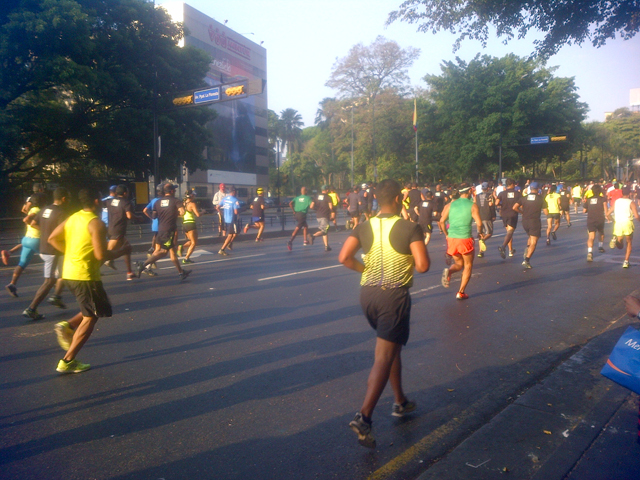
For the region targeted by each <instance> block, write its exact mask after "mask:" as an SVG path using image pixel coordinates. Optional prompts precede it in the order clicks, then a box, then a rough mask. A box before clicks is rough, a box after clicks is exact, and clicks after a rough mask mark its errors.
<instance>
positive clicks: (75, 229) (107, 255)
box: [49, 189, 131, 373]
mask: <svg viewBox="0 0 640 480" xmlns="http://www.w3.org/2000/svg"><path fill="white" fill-rule="evenodd" d="M78 198H79V200H80V204H81V206H82V210H80V211H79V212H76V213H74V214H73V215H71V216H70V217H69V218H68V219H67V220H65V221H64V222H62V223H61V224H60V225H58V226H57V227H56V229H55V230H54V231H53V232H51V235H50V236H49V243H50V244H51V245H53V247H54V248H56V249H57V250H59V251H61V252H64V263H63V266H62V278H63V279H64V281H65V285H66V286H67V288H68V289H69V290H70V291H71V292H73V294H74V295H75V297H76V300H77V301H78V304H79V305H80V313H78V314H77V315H76V316H74V317H73V318H72V319H71V320H69V321H68V322H60V323H58V324H57V325H56V326H55V331H56V335H57V337H58V343H59V344H60V347H62V349H63V350H66V354H65V356H64V357H63V358H62V360H60V361H59V362H58V368H57V369H56V370H57V371H58V372H60V373H80V372H84V371H86V370H89V368H91V365H89V364H88V363H81V362H79V361H78V360H76V355H77V354H78V352H79V351H80V349H81V348H82V346H83V345H84V344H85V343H86V342H87V340H89V337H90V336H91V332H93V328H94V327H95V324H96V322H97V321H98V318H99V317H110V316H111V315H112V310H111V303H110V302H109V297H107V293H106V292H105V291H104V287H103V286H102V281H101V279H100V265H102V263H103V262H104V261H105V260H115V259H116V258H118V257H121V256H122V255H125V254H130V253H131V245H130V244H129V242H128V241H127V240H126V239H125V240H124V242H123V244H122V245H121V246H120V247H118V248H115V249H113V250H107V242H106V240H105V239H106V237H107V231H106V227H105V225H104V223H103V222H102V220H101V219H100V218H99V217H98V216H97V215H96V211H98V208H99V206H100V198H99V196H98V195H97V192H94V193H90V192H89V191H88V190H86V189H82V190H80V192H79V194H78Z"/></svg>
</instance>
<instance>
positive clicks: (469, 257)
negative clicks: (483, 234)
mask: <svg viewBox="0 0 640 480" xmlns="http://www.w3.org/2000/svg"><path fill="white" fill-rule="evenodd" d="M473 257H474V252H471V253H467V254H464V255H462V256H461V260H462V264H463V270H462V279H461V281H460V288H459V289H458V295H457V298H458V299H459V300H464V299H465V298H466V293H465V289H466V288H467V285H468V284H469V280H471V272H472V271H473ZM455 258H456V265H457V263H458V258H459V257H458V256H456V257H455ZM461 294H462V295H461Z"/></svg>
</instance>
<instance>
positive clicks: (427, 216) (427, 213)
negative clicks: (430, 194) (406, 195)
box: [418, 200, 435, 225]
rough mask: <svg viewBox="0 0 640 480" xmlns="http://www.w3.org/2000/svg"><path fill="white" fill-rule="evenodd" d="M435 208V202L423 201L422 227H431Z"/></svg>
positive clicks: (421, 203)
mask: <svg viewBox="0 0 640 480" xmlns="http://www.w3.org/2000/svg"><path fill="white" fill-rule="evenodd" d="M434 207H435V202H434V201H433V200H423V201H422V202H420V208H419V210H418V211H419V212H420V220H419V223H420V225H431V222H433V211H434V210H433V209H434Z"/></svg>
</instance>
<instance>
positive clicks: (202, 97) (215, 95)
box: [193, 87, 220, 105]
mask: <svg viewBox="0 0 640 480" xmlns="http://www.w3.org/2000/svg"><path fill="white" fill-rule="evenodd" d="M218 100H220V87H215V88H209V89H207V90H200V91H198V92H193V103H195V104H196V105H197V104H199V103H207V102H215V101H218Z"/></svg>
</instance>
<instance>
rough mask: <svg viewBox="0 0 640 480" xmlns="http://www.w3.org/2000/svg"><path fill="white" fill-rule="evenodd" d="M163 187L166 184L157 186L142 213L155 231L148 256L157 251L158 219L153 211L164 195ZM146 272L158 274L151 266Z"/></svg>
mask: <svg viewBox="0 0 640 480" xmlns="http://www.w3.org/2000/svg"><path fill="white" fill-rule="evenodd" d="M163 187H164V186H163V185H162V184H160V185H157V186H156V196H155V198H153V199H151V201H150V202H149V203H148V204H147V206H146V207H144V210H142V213H144V214H145V215H146V216H147V217H149V219H150V220H151V233H153V238H152V239H151V246H150V247H149V250H147V258H149V257H151V255H153V252H154V251H155V245H156V235H158V219H157V218H154V216H153V215H152V213H153V206H154V205H155V204H156V202H157V201H158V199H159V198H160V197H162V196H163V195H164V191H163ZM151 267H152V268H156V264H155V263H153V264H151ZM144 272H145V273H147V274H148V275H151V276H152V277H155V276H156V275H157V274H156V272H154V271H153V270H151V268H147V269H145V270H144Z"/></svg>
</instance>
